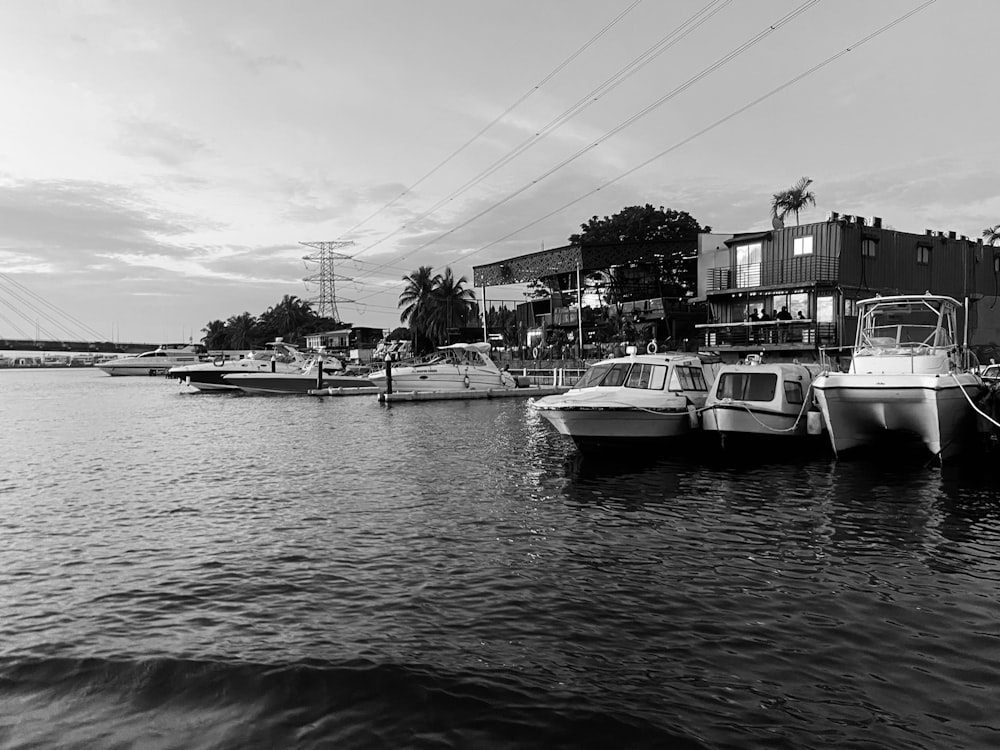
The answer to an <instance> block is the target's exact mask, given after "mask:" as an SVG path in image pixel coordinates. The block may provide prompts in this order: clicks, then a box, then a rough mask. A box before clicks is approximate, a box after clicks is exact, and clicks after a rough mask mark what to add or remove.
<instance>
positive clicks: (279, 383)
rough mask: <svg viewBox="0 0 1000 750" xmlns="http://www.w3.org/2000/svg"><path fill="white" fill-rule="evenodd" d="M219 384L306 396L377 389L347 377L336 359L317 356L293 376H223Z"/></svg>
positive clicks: (360, 378) (247, 390)
mask: <svg viewBox="0 0 1000 750" xmlns="http://www.w3.org/2000/svg"><path fill="white" fill-rule="evenodd" d="M222 381H223V383H225V384H226V385H229V386H232V387H234V388H239V389H240V390H241V391H243V392H245V393H255V394H271V395H293V394H297V395H307V394H308V393H309V392H310V391H312V390H319V389H321V388H363V389H365V391H369V390H370V391H371V392H373V393H374V392H375V391H377V386H376V385H375V384H374V383H373V382H372V381H370V380H369V379H368V378H367V377H364V376H363V375H356V374H353V373H351V372H350V371H349V370H348V369H347V368H346V367H344V364H343V362H341V361H340V360H339V359H337V358H336V357H324V356H322V355H320V356H317V357H315V358H313V359H312V360H310V361H309V363H308V364H307V365H306V366H305V367H304V368H300V369H298V370H296V371H294V372H270V371H268V372H243V373H233V374H231V375H225V376H223V378H222Z"/></svg>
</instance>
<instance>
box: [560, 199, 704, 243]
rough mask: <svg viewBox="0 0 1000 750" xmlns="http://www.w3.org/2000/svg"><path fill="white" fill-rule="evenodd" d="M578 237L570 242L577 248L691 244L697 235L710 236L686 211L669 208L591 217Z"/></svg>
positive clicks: (631, 208)
mask: <svg viewBox="0 0 1000 750" xmlns="http://www.w3.org/2000/svg"><path fill="white" fill-rule="evenodd" d="M580 229H581V230H582V231H581V232H580V233H579V234H571V235H570V236H569V241H570V242H572V243H573V244H576V245H593V244H603V243H615V242H648V241H653V240H693V239H696V238H697V237H698V233H699V232H710V231H712V228H711V227H702V226H701V224H699V223H698V221H697V219H695V218H694V217H692V216H691V215H690V214H689V213H688V212H687V211H675V210H673V209H672V208H664V207H663V206H660V207H659V208H653V206H652V205H650V204H649V203H647V204H646V205H645V206H628V207H627V208H623V209H622V210H621V211H619V212H618V213H616V214H615V215H614V216H605V217H604V218H603V219H598V218H597V217H596V216H593V217H591V219H590V221H588V222H587V223H586V224H581V225H580Z"/></svg>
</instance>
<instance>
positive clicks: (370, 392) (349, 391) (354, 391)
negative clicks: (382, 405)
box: [309, 386, 379, 396]
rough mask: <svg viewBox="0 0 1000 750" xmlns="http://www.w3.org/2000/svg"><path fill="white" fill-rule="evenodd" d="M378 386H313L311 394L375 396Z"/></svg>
mask: <svg viewBox="0 0 1000 750" xmlns="http://www.w3.org/2000/svg"><path fill="white" fill-rule="evenodd" d="M378 390H379V389H378V388H376V387H374V386H373V387H371V388H313V389H311V390H310V391H309V395H310V396H375V395H377V394H378Z"/></svg>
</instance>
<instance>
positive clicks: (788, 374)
mask: <svg viewBox="0 0 1000 750" xmlns="http://www.w3.org/2000/svg"><path fill="white" fill-rule="evenodd" d="M822 370H823V368H822V366H820V365H813V364H799V363H798V362H764V361H763V359H762V357H761V356H760V355H759V354H752V355H750V356H749V357H747V358H746V359H745V360H744V361H743V362H740V363H738V364H728V365H722V366H721V367H720V368H719V374H718V376H717V377H716V379H715V382H714V383H713V384H712V387H711V388H710V389H709V391H708V398H707V399H706V400H705V408H704V410H703V411H702V415H701V420H702V422H701V424H702V429H704V430H705V431H706V432H714V433H718V435H719V437H720V439H721V440H722V441H723V443H725V441H726V440H727V438H730V437H739V438H741V437H751V438H759V437H764V436H773V437H783V438H790V437H794V438H804V437H806V436H808V435H820V434H821V433H822V426H821V425H822V419H821V417H820V413H819V411H818V410H817V409H816V408H815V407H814V406H813V404H814V400H813V395H812V383H813V380H815V379H816V377H817V376H818V375H819V374H820V372H821V371H822Z"/></svg>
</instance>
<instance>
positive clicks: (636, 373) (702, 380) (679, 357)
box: [531, 346, 720, 450]
mask: <svg viewBox="0 0 1000 750" xmlns="http://www.w3.org/2000/svg"><path fill="white" fill-rule="evenodd" d="M627 352H628V354H627V356H624V357H614V358H611V359H606V360H603V361H601V362H597V363H595V364H593V365H591V366H590V367H589V368H588V369H587V371H586V372H585V373H584V374H583V376H582V377H581V378H580V380H579V381H577V383H576V384H575V385H574V386H573V387H572V388H571V389H570V390H569V391H567V392H566V393H563V394H557V395H553V396H545V397H543V398H540V399H537V400H534V401H532V402H531V408H532V409H534V410H535V411H537V412H538V413H539V414H541V416H543V417H545V418H546V419H547V420H548V421H549V422H551V423H552V426H553V427H555V428H556V430H558V431H559V432H560V433H561V434H563V435H566V436H568V437H570V438H572V439H573V441H574V442H575V443H576V444H577V446H578V447H579V448H581V449H584V450H592V449H603V448H613V447H625V446H628V447H639V448H642V447H645V446H646V445H649V444H651V443H653V442H655V441H658V440H659V439H663V438H684V437H686V436H689V435H690V434H691V433H692V432H695V431H698V430H699V429H700V420H699V416H698V412H699V410H700V409H701V408H702V407H703V406H704V405H705V399H706V398H707V396H708V389H709V386H710V385H711V383H713V382H714V380H715V376H716V373H717V371H718V368H719V367H720V363H719V362H718V358H717V357H711V356H709V355H699V354H693V353H683V352H662V353H654V354H649V353H647V354H639V353H638V352H637V350H636V347H632V346H630V347H628V349H627Z"/></svg>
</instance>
